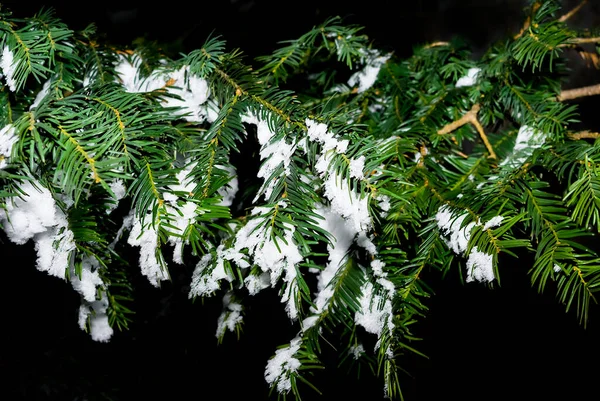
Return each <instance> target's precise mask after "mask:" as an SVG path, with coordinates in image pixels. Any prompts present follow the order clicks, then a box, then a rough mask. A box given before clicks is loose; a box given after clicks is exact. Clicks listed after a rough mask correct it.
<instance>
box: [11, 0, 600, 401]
mask: <svg viewBox="0 0 600 401" xmlns="http://www.w3.org/2000/svg"><path fill="white" fill-rule="evenodd" d="M576 3H577V2H576V1H568V2H565V4H566V5H567V6H568V7H572V6H574V5H575V4H576ZM3 4H4V5H5V6H6V7H8V8H10V9H12V10H13V11H14V13H15V15H16V16H22V17H27V16H30V15H32V13H33V12H35V11H36V10H37V9H39V7H40V6H41V5H42V4H45V5H48V6H52V7H53V8H55V10H56V11H57V16H58V17H60V18H62V19H63V20H65V22H67V23H68V25H69V26H71V27H72V28H73V29H80V28H83V27H84V26H86V25H87V24H88V23H89V22H94V23H96V24H97V26H98V29H99V31H100V32H104V33H106V34H107V35H108V38H109V39H110V40H111V41H113V42H114V43H121V44H128V43H130V42H131V41H132V40H133V39H135V38H136V37H138V36H142V35H147V37H149V38H150V39H154V40H158V41H163V42H168V41H178V43H179V45H180V46H181V49H182V51H189V50H192V49H194V48H197V47H198V46H200V45H201V44H202V43H203V42H204V40H205V39H206V38H207V36H208V35H209V34H211V33H216V34H220V35H222V36H223V37H224V38H225V39H226V40H227V42H228V44H229V46H230V47H231V48H234V47H238V48H240V49H242V50H243V51H244V52H245V53H246V54H248V56H249V57H255V56H258V55H262V54H266V53H269V52H270V51H272V50H273V49H274V48H275V46H276V43H277V42H278V41H280V40H285V39H291V38H295V37H297V36H299V35H301V34H303V33H304V32H306V31H307V30H308V29H310V28H311V27H312V26H314V25H317V24H319V23H321V22H323V21H324V20H325V19H326V18H327V17H328V16H334V15H339V16H342V17H346V21H347V22H348V23H356V24H359V25H363V26H365V33H366V34H368V35H369V36H370V37H371V38H372V39H374V40H376V41H377V42H378V43H379V44H380V45H381V48H388V49H393V50H394V51H395V52H396V54H398V55H400V56H403V55H404V56H406V55H409V54H410V52H411V50H412V47H413V46H415V45H417V44H420V43H424V42H430V41H436V40H447V39H449V38H450V37H452V36H455V35H461V36H463V37H464V38H465V39H467V40H468V41H469V42H470V43H471V44H472V46H473V49H474V50H475V53H477V52H481V51H483V50H484V49H485V48H486V46H487V45H488V44H489V43H490V42H491V41H494V40H496V39H499V38H501V37H503V36H504V35H507V34H510V33H513V32H515V31H518V29H519V27H520V26H521V24H522V8H523V6H524V5H525V2H524V1H516V0H509V1H494V0H486V1H458V0H445V1H444V0H437V1H434V0H421V1H419V0H415V1H408V2H403V1H396V2H393V1H387V2H385V1H382V0H370V1H368V2H366V3H360V4H356V5H351V4H350V3H345V2H341V1H336V2H331V1H329V2H319V1H315V0H311V1H301V2H287V1H279V2H274V1H264V0H254V1H248V0H232V1H222V2H202V1H196V2H193V3H189V4H188V3H183V2H161V3H155V4H151V3H149V2H148V3H147V5H141V4H142V3H141V2H139V1H136V2H133V1H118V2H116V1H104V2H89V1H86V2H78V3H76V4H68V3H60V2H56V3H55V4H52V3H47V2H46V3H44V2H35V1H5V2H3ZM568 7H567V8H568ZM598 7H599V5H598V2H596V1H590V2H589V4H587V5H586V7H585V8H584V10H582V12H580V13H579V14H578V15H577V16H576V17H575V18H573V19H572V23H573V24H575V25H577V26H582V27H586V26H587V27H590V26H599V25H600V18H599V16H598V12H599V8H598ZM573 63H574V64H573V74H572V76H571V78H570V80H569V82H568V83H567V85H570V86H578V85H581V84H586V83H591V82H593V81H594V80H596V81H595V82H600V80H598V79H597V78H598V73H597V71H596V70H594V69H589V68H583V67H582V65H581V64H578V63H577V60H576V59H574V60H573ZM580 103H581V107H582V110H583V112H584V113H587V114H585V115H587V116H588V120H586V121H589V124H590V125H591V126H590V128H592V129H594V128H595V129H596V130H597V129H598V128H597V126H594V124H596V125H597V122H596V119H595V118H594V116H595V114H594V113H595V110H596V107H597V103H596V102H594V101H593V100H585V101H581V102H580ZM0 239H1V240H2V241H3V243H0V251H1V252H2V263H1V264H0V269H2V270H3V279H2V280H3V281H2V284H3V285H2V288H1V289H0V305H2V306H3V308H2V312H3V313H2V320H1V322H2V323H1V326H0V327H1V330H0V333H1V334H0V368H1V369H2V372H3V373H1V374H0V394H2V393H3V395H0V398H1V399H5V400H79V401H82V400H88V401H91V400H103V399H112V400H133V399H164V400H189V399H216V398H218V399H223V400H238V399H256V400H267V399H272V400H274V399H276V395H272V396H271V397H270V398H269V395H268V386H267V383H266V382H265V380H264V376H263V372H264V367H265V365H266V362H267V360H268V358H269V357H270V356H271V355H272V354H273V353H274V352H275V347H276V346H277V345H280V344H285V343H287V342H289V340H290V339H291V338H292V337H293V336H294V335H295V331H294V330H293V328H292V327H291V325H290V323H289V321H288V320H287V318H286V316H285V312H284V310H283V307H282V306H281V305H279V304H278V299H277V297H276V295H275V294H274V293H272V292H270V291H264V292H262V293H259V294H258V295H257V296H255V297H252V298H251V299H249V303H248V304H247V305H246V307H247V314H246V318H245V324H244V333H243V334H242V336H241V338H240V339H239V340H237V339H236V338H235V336H234V335H233V334H231V333H228V335H227V336H226V338H225V342H224V344H222V345H217V341H216V338H215V336H214V333H215V330H216V322H217V318H218V316H219V313H220V308H221V305H220V298H218V297H217V298H214V299H208V300H206V301H205V303H204V305H201V304H200V303H199V302H198V303H192V302H191V301H190V300H188V299H187V285H188V283H189V279H190V277H191V272H192V269H193V267H187V268H185V267H178V266H174V267H173V270H172V274H173V282H172V283H165V284H164V285H163V288H161V289H160V290H159V289H156V288H153V287H152V286H151V285H150V284H149V283H148V282H147V281H146V279H145V278H144V277H137V278H136V279H135V280H136V286H135V288H136V292H135V302H134V305H133V308H134V309H135V311H136V315H135V320H134V322H133V324H132V326H131V329H130V330H128V331H124V332H118V331H115V334H114V336H113V339H112V340H111V342H110V343H108V344H102V343H95V342H93V341H92V340H91V339H90V338H89V336H88V335H87V334H86V333H84V332H82V331H81V330H79V328H78V326H77V309H78V307H79V296H78V295H77V294H76V293H75V292H74V291H73V290H72V288H71V286H70V285H69V284H68V283H66V282H62V281H61V280H59V279H57V278H55V277H49V276H47V275H46V274H45V273H41V272H38V271H36V269H35V252H34V251H33V247H32V246H31V244H28V245H26V246H22V247H15V246H11V245H10V244H9V243H8V242H7V240H6V238H5V237H4V236H3V234H2V236H1V237H0ZM531 263H532V261H531V259H530V257H522V258H519V259H509V260H506V261H503V263H502V264H501V268H500V269H501V274H502V287H499V288H498V287H496V288H495V289H493V290H490V289H487V288H486V287H484V286H483V285H481V284H476V283H471V284H468V285H462V284H460V283H459V280H458V277H454V276H449V277H446V279H444V280H441V279H440V278H439V277H437V276H435V275H430V277H424V279H425V280H428V281H427V282H428V283H429V284H430V285H431V286H432V287H433V289H434V290H435V293H436V294H435V296H434V297H432V298H431V299H430V300H429V302H428V306H429V308H430V311H429V314H428V317H427V318H426V319H424V320H423V321H422V322H421V323H420V324H419V325H418V327H417V329H416V334H417V335H419V336H421V337H422V338H423V341H421V342H420V343H419V344H415V346H416V347H417V348H418V349H419V350H421V351H423V352H424V353H425V354H427V355H428V356H429V358H428V359H423V358H419V357H414V356H410V355H407V356H406V357H404V358H401V359H399V363H400V365H401V366H403V367H405V368H406V369H407V371H408V372H409V373H410V374H411V376H409V375H404V376H402V380H403V383H404V391H405V398H406V400H407V401H417V400H419V401H424V400H442V399H444V400H445V399H456V400H475V399H477V400H491V399H509V398H510V399H532V400H583V399H588V397H589V396H590V395H591V397H590V398H591V399H597V398H598V397H597V396H594V395H593V394H594V392H595V383H596V380H597V378H598V377H599V374H600V369H599V367H598V362H597V361H598V357H599V356H600V351H599V349H598V347H597V346H596V343H597V341H598V333H599V330H598V328H599V327H598V320H600V319H599V318H600V314H599V309H598V306H597V305H592V308H591V321H590V324H589V327H588V328H587V330H584V329H583V328H582V327H581V326H580V325H579V324H578V321H577V318H576V316H575V313H574V311H571V312H569V313H565V310H564V307H563V306H561V305H559V304H558V302H557V301H556V299H555V296H554V292H553V289H552V288H548V291H547V293H546V294H544V295H540V294H537V293H536V291H535V290H534V289H531V288H530V284H529V279H528V277H527V275H526V272H527V270H528V268H529V267H530V266H531ZM324 353H325V356H324V359H325V362H326V366H327V368H326V369H325V370H324V371H320V372H318V373H317V375H316V376H315V379H314V382H315V384H317V386H318V387H319V388H320V389H321V390H322V392H323V395H322V396H318V395H316V394H315V393H314V392H312V391H311V390H310V389H308V388H304V392H303V394H304V397H303V399H304V400H332V399H338V398H339V399H342V398H348V399H361V400H367V399H368V400H379V399H383V397H382V394H383V382H382V381H381V380H379V379H374V378H372V377H370V376H369V374H368V372H363V375H362V376H361V378H360V380H359V379H357V378H356V374H355V373H350V374H347V373H346V371H345V369H343V368H342V369H336V363H337V362H336V360H335V358H334V357H335V355H336V353H335V352H334V351H333V350H331V349H328V348H325V349H324Z"/></svg>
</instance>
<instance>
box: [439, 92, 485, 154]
mask: <svg viewBox="0 0 600 401" xmlns="http://www.w3.org/2000/svg"><path fill="white" fill-rule="evenodd" d="M479 110H481V106H480V105H479V103H475V104H474V105H473V107H471V110H469V111H468V112H467V113H466V114H465V115H464V116H462V117H461V118H459V119H458V120H456V121H453V122H451V123H449V124H446V125H445V126H444V127H443V128H442V129H440V130H439V131H438V135H445V134H448V133H450V132H452V131H454V130H456V129H458V128H460V127H462V126H463V125H465V124H467V123H471V124H473V126H475V129H476V130H477V132H478V133H479V136H480V137H481V140H482V141H483V143H484V145H485V147H486V149H487V150H488V152H489V154H490V156H489V157H490V158H492V159H496V158H497V157H496V152H494V148H493V147H492V144H491V143H490V141H489V140H488V137H487V135H486V134H485V131H484V130H483V127H482V126H481V123H480V122H479V120H478V119H477V113H478V112H479Z"/></svg>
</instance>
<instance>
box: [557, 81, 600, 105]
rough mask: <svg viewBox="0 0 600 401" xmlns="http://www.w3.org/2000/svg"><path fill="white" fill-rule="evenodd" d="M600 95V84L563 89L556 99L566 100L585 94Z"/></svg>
mask: <svg viewBox="0 0 600 401" xmlns="http://www.w3.org/2000/svg"><path fill="white" fill-rule="evenodd" d="M594 95H600V84H596V85H591V86H584V87H581V88H575V89H566V90H563V91H562V92H561V93H560V94H559V95H558V96H557V97H556V100H558V101H559V102H564V101H565V100H573V99H577V98H580V97H585V96H594Z"/></svg>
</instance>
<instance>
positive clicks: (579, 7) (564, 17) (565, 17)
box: [558, 0, 588, 22]
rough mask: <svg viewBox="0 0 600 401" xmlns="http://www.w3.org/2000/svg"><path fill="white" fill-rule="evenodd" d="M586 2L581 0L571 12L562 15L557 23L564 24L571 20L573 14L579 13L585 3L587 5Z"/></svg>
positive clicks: (586, 0)
mask: <svg viewBox="0 0 600 401" xmlns="http://www.w3.org/2000/svg"><path fill="white" fill-rule="evenodd" d="M587 2H588V0H582V1H581V3H579V4H578V5H576V6H575V7H573V8H572V9H571V11H569V12H568V13H566V14H564V15H563V16H562V17H560V18H559V19H558V21H559V22H565V21H566V20H568V19H569V18H571V17H572V16H573V15H575V13H577V11H579V10H580V9H581V7H583V6H584V5H585V3H587Z"/></svg>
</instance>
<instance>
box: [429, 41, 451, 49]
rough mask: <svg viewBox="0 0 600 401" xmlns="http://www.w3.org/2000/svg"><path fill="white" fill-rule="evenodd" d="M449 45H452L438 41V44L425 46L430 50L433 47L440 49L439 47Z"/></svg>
mask: <svg viewBox="0 0 600 401" xmlns="http://www.w3.org/2000/svg"><path fill="white" fill-rule="evenodd" d="M448 45H450V42H444V41H438V42H433V43H429V44H428V45H425V49H430V48H432V47H439V46H448Z"/></svg>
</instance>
